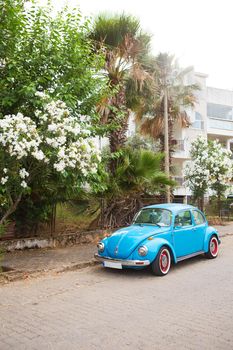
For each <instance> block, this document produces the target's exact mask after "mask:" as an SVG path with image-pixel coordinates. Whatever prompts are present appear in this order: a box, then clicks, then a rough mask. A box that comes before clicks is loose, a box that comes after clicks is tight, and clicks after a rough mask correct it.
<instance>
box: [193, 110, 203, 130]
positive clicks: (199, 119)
mask: <svg viewBox="0 0 233 350" xmlns="http://www.w3.org/2000/svg"><path fill="white" fill-rule="evenodd" d="M192 127H193V128H195V129H204V122H203V120H202V116H201V114H200V113H199V112H195V122H194V123H193V124H192Z"/></svg>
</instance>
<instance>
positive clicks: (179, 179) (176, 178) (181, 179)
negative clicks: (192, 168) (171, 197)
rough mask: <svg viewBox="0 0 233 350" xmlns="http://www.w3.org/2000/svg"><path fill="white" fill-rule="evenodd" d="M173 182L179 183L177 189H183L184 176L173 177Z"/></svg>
mask: <svg viewBox="0 0 233 350" xmlns="http://www.w3.org/2000/svg"><path fill="white" fill-rule="evenodd" d="M173 180H174V181H175V182H177V187H182V186H183V184H184V178H183V176H173Z"/></svg>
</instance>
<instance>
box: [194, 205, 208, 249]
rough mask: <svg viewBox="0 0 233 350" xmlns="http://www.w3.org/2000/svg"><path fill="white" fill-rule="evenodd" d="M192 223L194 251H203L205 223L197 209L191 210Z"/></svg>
mask: <svg viewBox="0 0 233 350" xmlns="http://www.w3.org/2000/svg"><path fill="white" fill-rule="evenodd" d="M192 215H193V222H194V238H195V239H194V242H193V244H194V246H195V250H196V251H197V252H198V251H202V250H203V249H204V238H205V233H206V227H207V222H206V219H205V217H204V215H203V214H202V213H201V212H200V211H199V210H197V209H193V210H192Z"/></svg>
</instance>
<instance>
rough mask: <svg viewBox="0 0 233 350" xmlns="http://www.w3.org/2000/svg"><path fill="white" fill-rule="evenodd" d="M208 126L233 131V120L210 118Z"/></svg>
mask: <svg viewBox="0 0 233 350" xmlns="http://www.w3.org/2000/svg"><path fill="white" fill-rule="evenodd" d="M208 127H209V129H221V130H231V131H233V121H232V120H221V119H215V118H209V123H208Z"/></svg>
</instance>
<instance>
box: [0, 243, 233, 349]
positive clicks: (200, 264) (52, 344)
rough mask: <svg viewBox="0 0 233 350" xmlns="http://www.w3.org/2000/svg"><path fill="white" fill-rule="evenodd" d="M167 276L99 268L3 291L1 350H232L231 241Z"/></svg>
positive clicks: (13, 285) (12, 285)
mask: <svg viewBox="0 0 233 350" xmlns="http://www.w3.org/2000/svg"><path fill="white" fill-rule="evenodd" d="M220 248H221V249H220V254H219V257H218V258H217V259H215V260H206V259H205V258H203V257H196V258H193V259H191V260H189V261H184V262H181V263H179V264H178V265H177V266H175V267H173V268H172V270H171V271H170V272H169V274H168V275H167V276H166V277H162V278H161V277H154V276H152V275H151V273H150V271H149V270H147V271H132V270H127V271H126V270H123V271H122V270H110V269H104V268H103V267H101V266H97V267H92V268H86V269H83V270H80V271H76V272H66V273H62V274H57V275H55V274H54V275H48V276H46V277H41V278H37V279H31V280H26V281H19V282H13V283H10V284H8V285H5V286H2V287H0V349H1V350H8V349H17V350H21V349H30V350H31V349H42V350H43V349H56V350H60V349H62V350H70V349H75V350H89V349H90V350H92V349H101V350H105V349H106V350H107V349H108V350H111V349H114V350H115V349H118V350H124V349H143V350H145V349H148V350H154V349H155V350H160V349H166V350H169V349H176V350H177V349H195V350H196V349H197V350H199V349H201V350H205V349H211V350H213V349H223V350H228V349H229V350H232V349H233V236H228V237H225V238H223V239H222V245H221V247H220Z"/></svg>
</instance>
